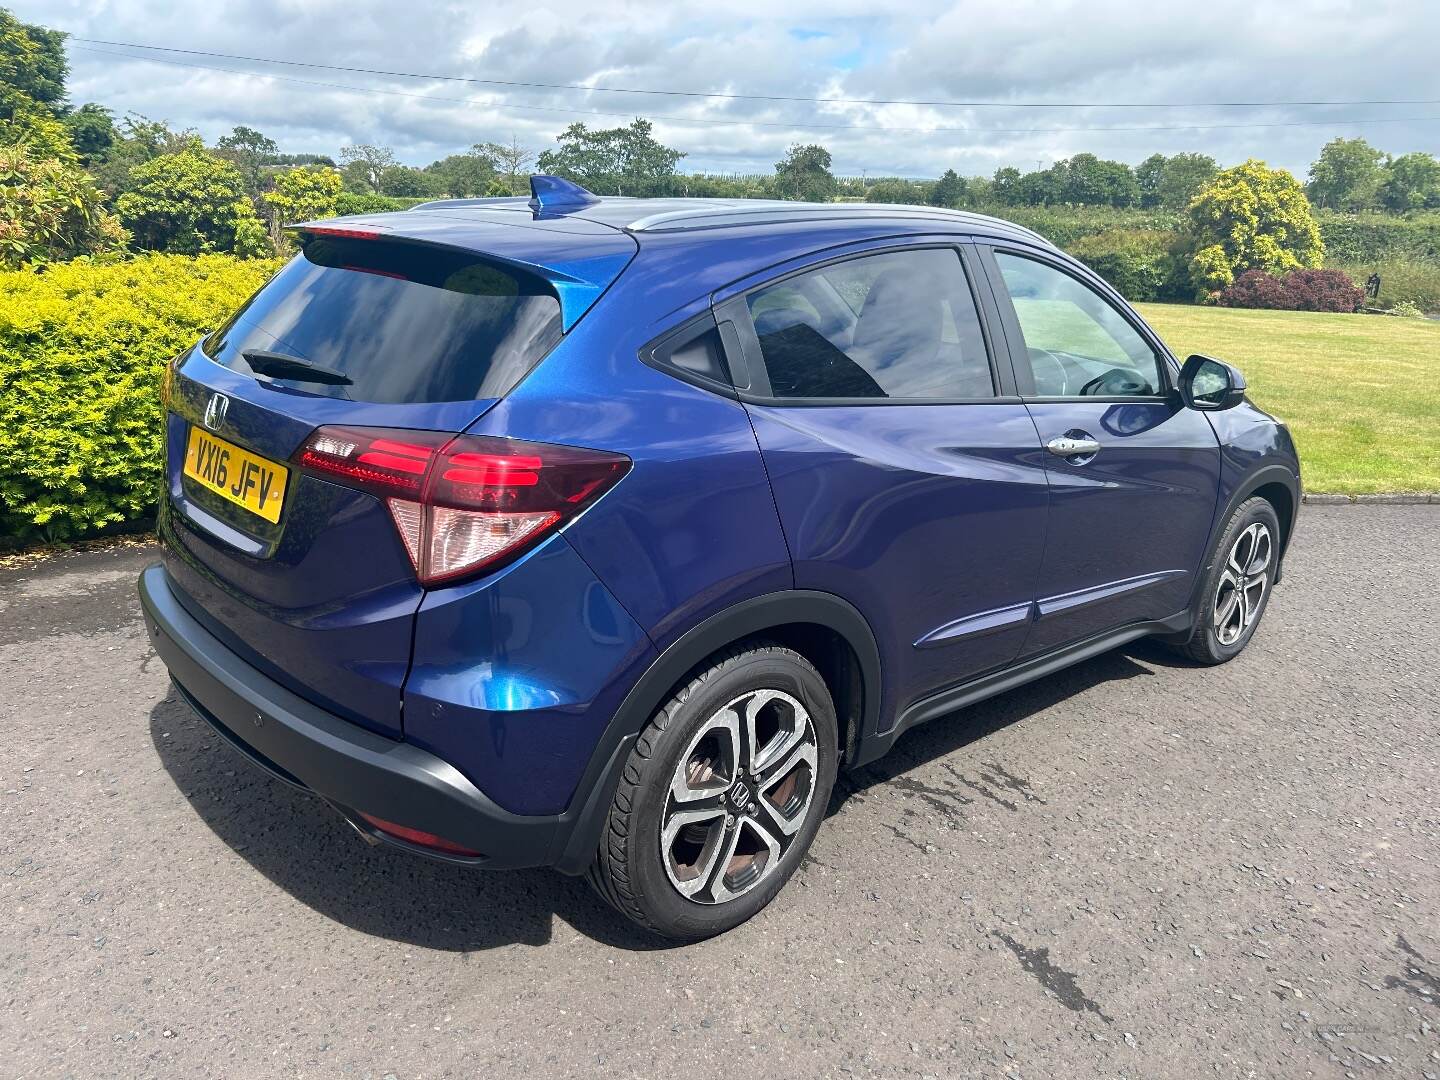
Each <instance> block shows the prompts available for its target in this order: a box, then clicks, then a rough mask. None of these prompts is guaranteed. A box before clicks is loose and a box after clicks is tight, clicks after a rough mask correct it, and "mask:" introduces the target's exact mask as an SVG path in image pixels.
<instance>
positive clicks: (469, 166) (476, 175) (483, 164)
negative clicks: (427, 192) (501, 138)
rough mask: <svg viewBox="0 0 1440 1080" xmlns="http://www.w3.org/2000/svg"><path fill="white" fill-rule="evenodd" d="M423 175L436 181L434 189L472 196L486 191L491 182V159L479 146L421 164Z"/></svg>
mask: <svg viewBox="0 0 1440 1080" xmlns="http://www.w3.org/2000/svg"><path fill="white" fill-rule="evenodd" d="M425 173H426V175H428V176H430V177H432V178H433V179H434V181H435V183H436V184H437V185H438V188H437V191H438V193H439V194H442V195H449V196H451V197H452V198H456V199H473V198H478V197H480V196H484V195H488V194H490V192H491V190H492V189H493V188H494V186H495V182H496V179H497V177H496V173H495V159H494V158H493V157H491V156H490V155H489V154H487V153H485V152H484V151H483V150H482V149H481V147H479V146H472V147H471V148H470V152H469V153H467V154H451V155H450V156H449V157H443V158H441V159H440V160H439V161H432V162H431V163H430V164H429V165H426V166H425Z"/></svg>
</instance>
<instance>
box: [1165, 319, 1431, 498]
mask: <svg viewBox="0 0 1440 1080" xmlns="http://www.w3.org/2000/svg"><path fill="white" fill-rule="evenodd" d="M1136 307H1137V310H1139V311H1140V312H1141V314H1142V315H1144V317H1145V319H1146V320H1147V321H1148V322H1149V323H1150V325H1151V326H1153V327H1154V328H1155V330H1156V332H1157V333H1159V334H1160V336H1161V337H1163V338H1164V339H1165V342H1166V343H1167V344H1168V345H1169V346H1170V347H1171V349H1173V350H1174V351H1175V353H1176V354H1177V355H1178V356H1179V357H1180V358H1181V359H1184V358H1185V357H1186V356H1188V355H1189V354H1190V353H1194V352H1199V353H1207V354H1209V355H1212V356H1217V357H1219V358H1221V359H1222V360H1228V361H1229V362H1231V363H1233V364H1235V365H1236V366H1237V367H1239V368H1240V370H1241V371H1242V372H1244V373H1245V377H1246V380H1247V381H1248V382H1249V384H1250V397H1251V399H1252V400H1253V401H1254V402H1255V403H1256V404H1257V405H1259V406H1260V407H1261V408H1263V409H1265V410H1266V411H1268V412H1272V413H1274V414H1275V415H1276V416H1279V417H1280V418H1281V419H1283V420H1285V421H1286V422H1287V423H1288V424H1289V425H1290V430H1291V432H1292V433H1293V434H1294V436H1295V442H1296V444H1297V445H1298V446H1299V448H1300V455H1301V458H1302V466H1303V469H1304V479H1305V488H1306V490H1307V491H1315V492H1319V491H1323V492H1338V493H1344V494H1366V493H1374V492H1402V491H1429V492H1435V491H1440V322H1429V321H1426V320H1423V319H1396V318H1387V317H1385V316H1365V315H1320V314H1314V313H1311V312H1301V311H1246V310H1240V309H1235V308H1212V307H1187V306H1182V305H1178V304H1139V305H1136Z"/></svg>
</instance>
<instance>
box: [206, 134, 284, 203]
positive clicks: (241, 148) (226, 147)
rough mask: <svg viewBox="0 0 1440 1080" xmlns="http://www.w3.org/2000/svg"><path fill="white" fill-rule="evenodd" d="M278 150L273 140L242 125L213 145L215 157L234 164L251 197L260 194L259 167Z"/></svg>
mask: <svg viewBox="0 0 1440 1080" xmlns="http://www.w3.org/2000/svg"><path fill="white" fill-rule="evenodd" d="M279 150H280V147H279V145H278V144H276V142H275V140H274V139H272V138H270V137H269V136H266V135H262V134H260V132H258V131H256V130H255V129H254V128H252V127H246V126H245V125H243V124H241V125H238V126H237V127H236V128H235V129H234V130H233V131H231V132H230V134H229V135H222V136H220V138H219V139H218V140H217V141H216V143H215V153H216V156H217V157H221V158H223V159H225V160H226V161H229V162H233V163H234V165H235V167H236V168H237V169H239V170H240V175H241V176H242V177H244V178H245V188H246V190H247V191H249V192H250V194H251V195H252V196H254V195H257V194H259V192H260V175H261V174H260V170H261V167H262V166H263V165H264V164H265V162H266V161H267V160H268V159H269V158H270V157H271V156H272V155H274V154H276V153H278V152H279Z"/></svg>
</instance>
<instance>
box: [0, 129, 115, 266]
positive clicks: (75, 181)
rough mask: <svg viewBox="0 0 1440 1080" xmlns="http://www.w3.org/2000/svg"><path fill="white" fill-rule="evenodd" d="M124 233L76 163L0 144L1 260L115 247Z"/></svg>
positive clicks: (35, 259)
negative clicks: (40, 155) (44, 156)
mask: <svg viewBox="0 0 1440 1080" xmlns="http://www.w3.org/2000/svg"><path fill="white" fill-rule="evenodd" d="M126 239H127V237H126V234H125V230H124V229H123V228H121V227H120V222H119V221H117V220H116V218H115V217H114V215H112V214H110V213H109V212H108V211H107V210H106V209H105V206H104V195H103V193H102V192H101V191H100V190H99V189H98V188H96V186H95V181H94V180H92V179H91V178H90V176H89V174H88V173H86V172H85V171H84V170H83V169H81V168H80V167H79V166H78V165H76V164H74V163H73V162H67V161H61V160H60V159H59V158H54V157H49V158H42V157H39V156H37V155H36V153H35V152H34V150H33V148H32V147H29V146H27V145H24V144H19V143H17V144H14V145H9V146H0V266H3V267H5V268H7V269H15V268H17V267H20V266H24V265H26V264H34V263H44V262H53V261H60V260H64V259H73V258H74V257H75V256H77V255H93V254H98V253H101V252H106V251H119V250H122V249H123V248H124V246H125V241H126Z"/></svg>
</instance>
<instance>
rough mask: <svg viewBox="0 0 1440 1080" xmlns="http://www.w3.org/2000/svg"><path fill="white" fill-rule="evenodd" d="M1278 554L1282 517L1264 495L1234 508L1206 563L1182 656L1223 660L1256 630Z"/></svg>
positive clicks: (1181, 647)
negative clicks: (1193, 621) (1280, 517)
mask: <svg viewBox="0 0 1440 1080" xmlns="http://www.w3.org/2000/svg"><path fill="white" fill-rule="evenodd" d="M1279 558H1280V519H1279V518H1278V517H1276V516H1275V508H1274V507H1273V506H1271V505H1270V503H1268V502H1267V501H1265V500H1264V499H1261V498H1254V499H1247V500H1245V501H1244V502H1243V503H1241V504H1240V505H1239V506H1238V507H1236V509H1235V513H1234V514H1232V515H1231V517H1230V520H1229V522H1227V523H1226V525H1225V528H1224V529H1222V530H1221V531H1220V536H1219V538H1218V539H1217V540H1216V541H1215V546H1214V547H1213V548H1212V549H1211V550H1210V556H1209V558H1208V560H1207V561H1206V564H1205V571H1204V577H1203V584H1202V585H1201V593H1200V598H1199V601H1198V604H1197V610H1196V614H1195V628H1194V630H1193V631H1192V633H1191V635H1190V638H1189V640H1188V641H1186V642H1184V643H1183V644H1181V645H1177V646H1176V649H1177V650H1178V651H1179V652H1180V653H1181V655H1183V656H1187V657H1189V658H1190V659H1191V660H1194V661H1196V662H1197V663H1201V664H1223V663H1225V661H1227V660H1229V659H1231V658H1233V657H1235V656H1236V655H1238V654H1239V653H1240V651H1241V650H1242V649H1244V648H1245V646H1246V645H1248V644H1249V643H1250V639H1251V638H1252V637H1253V636H1254V635H1255V629H1256V627H1258V626H1259V625H1260V618H1261V616H1262V615H1264V614H1265V605H1266V604H1267V603H1268V602H1269V600H1270V589H1271V587H1272V586H1273V585H1274V583H1275V566H1276V563H1277V562H1278V560H1279Z"/></svg>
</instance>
